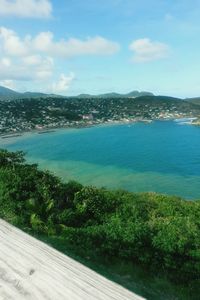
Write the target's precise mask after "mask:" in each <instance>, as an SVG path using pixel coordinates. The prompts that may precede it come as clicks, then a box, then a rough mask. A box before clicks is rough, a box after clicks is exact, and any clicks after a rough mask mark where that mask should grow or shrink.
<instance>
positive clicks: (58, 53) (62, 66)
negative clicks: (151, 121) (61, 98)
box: [0, 0, 200, 98]
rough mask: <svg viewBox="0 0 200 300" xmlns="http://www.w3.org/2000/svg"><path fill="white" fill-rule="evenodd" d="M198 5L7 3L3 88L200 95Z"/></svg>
mask: <svg viewBox="0 0 200 300" xmlns="http://www.w3.org/2000/svg"><path fill="white" fill-rule="evenodd" d="M199 16H200V1H199V0H190V1H189V0H148V1H147V0H101V1H100V0H0V85H2V86H5V87H9V88H12V89H15V90H17V91H20V92H24V91H38V92H45V93H56V94H62V95H78V94H81V93H90V94H100V93H106V92H120V93H127V92H130V91H133V90H139V91H150V92H153V93H155V94H156V95H161V94H162V95H170V96H176V97H181V98H186V97H195V96H200V17H199Z"/></svg>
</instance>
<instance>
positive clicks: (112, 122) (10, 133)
mask: <svg viewBox="0 0 200 300" xmlns="http://www.w3.org/2000/svg"><path fill="white" fill-rule="evenodd" d="M186 119H188V120H189V121H185V120H186ZM190 119H191V117H188V118H187V117H185V118H179V119H177V118H168V119H165V118H160V119H123V120H108V121H102V122H94V121H89V122H85V123H81V124H71V125H66V126H58V127H44V128H42V129H32V130H23V131H14V132H13V131H8V132H4V133H0V139H1V140H2V139H12V138H18V137H22V136H24V135H27V134H31V135H32V134H49V133H53V132H57V131H58V130H66V129H71V130H72V129H84V128H91V127H98V126H114V125H132V124H137V123H144V124H150V123H152V122H155V121H164V122H166V121H177V120H179V121H177V123H180V124H187V125H193V126H200V122H197V121H193V122H192V121H190ZM181 120H183V121H181Z"/></svg>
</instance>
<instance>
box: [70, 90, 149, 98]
mask: <svg viewBox="0 0 200 300" xmlns="http://www.w3.org/2000/svg"><path fill="white" fill-rule="evenodd" d="M141 96H153V93H150V92H139V91H132V92H130V93H126V94H120V93H114V92H111V93H106V94H99V95H90V94H80V95H78V96H76V97H77V98H137V97H141Z"/></svg>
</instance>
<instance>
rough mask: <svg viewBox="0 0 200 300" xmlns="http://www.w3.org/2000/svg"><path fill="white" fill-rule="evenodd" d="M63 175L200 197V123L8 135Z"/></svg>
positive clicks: (10, 145)
mask: <svg viewBox="0 0 200 300" xmlns="http://www.w3.org/2000/svg"><path fill="white" fill-rule="evenodd" d="M0 147H1V148H7V149H9V150H23V151H25V152H26V153H27V154H26V157H27V159H28V161H29V162H34V163H38V164H39V166H40V167H41V168H43V169H49V170H50V171H52V172H54V173H55V174H57V175H59V176H61V177H62V178H63V179H64V180H69V179H75V180H78V181H80V182H81V183H83V184H89V185H96V186H105V187H107V188H122V189H127V190H129V191H136V192H143V191H154V192H159V193H165V194H173V195H178V196H181V197H184V198H185V199H199V198H200V188H199V185H200V150H199V149H200V127H195V126H191V125H179V124H177V123H176V122H173V121H165V122H159V121H158V122H153V123H151V124H143V123H135V124H129V125H127V124H124V125H122V124H120V125H110V126H96V127H91V128H83V129H62V130H57V131H56V132H51V133H48V134H43V135H39V134H36V133H34V134H28V135H25V136H22V137H18V138H14V139H9V140H6V141H5V140H3V139H0Z"/></svg>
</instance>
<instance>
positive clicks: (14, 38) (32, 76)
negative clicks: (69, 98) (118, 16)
mask: <svg viewBox="0 0 200 300" xmlns="http://www.w3.org/2000/svg"><path fill="white" fill-rule="evenodd" d="M0 1H1V0H0ZM119 48H120V47H119V44H118V43H115V42H113V41H110V40H107V39H105V38H103V37H99V36H97V37H91V38H87V39H85V40H81V39H77V38H70V39H61V40H58V41H56V40H55V38H54V35H53V33H52V32H40V33H39V34H38V35H36V36H30V35H25V36H19V35H18V34H17V33H16V32H15V31H14V30H11V29H8V28H5V27H0V80H14V81H35V82H36V81H37V82H42V84H43V83H44V84H47V85H48V83H47V82H49V81H50V80H51V79H52V77H53V73H55V72H56V71H57V70H56V65H57V66H59V65H60V62H59V59H65V58H67V59H70V58H71V57H75V56H81V55H83V56H84V55H112V54H113V53H115V52H116V51H118V50H119ZM54 60H56V64H55V63H54ZM73 80H74V74H73V73H71V74H69V75H68V76H67V75H64V74H62V75H61V76H60V79H59V81H58V82H55V83H53V84H51V89H53V90H54V92H55V93H62V92H65V91H67V89H68V88H69V86H70V84H71V83H72V81H73Z"/></svg>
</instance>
